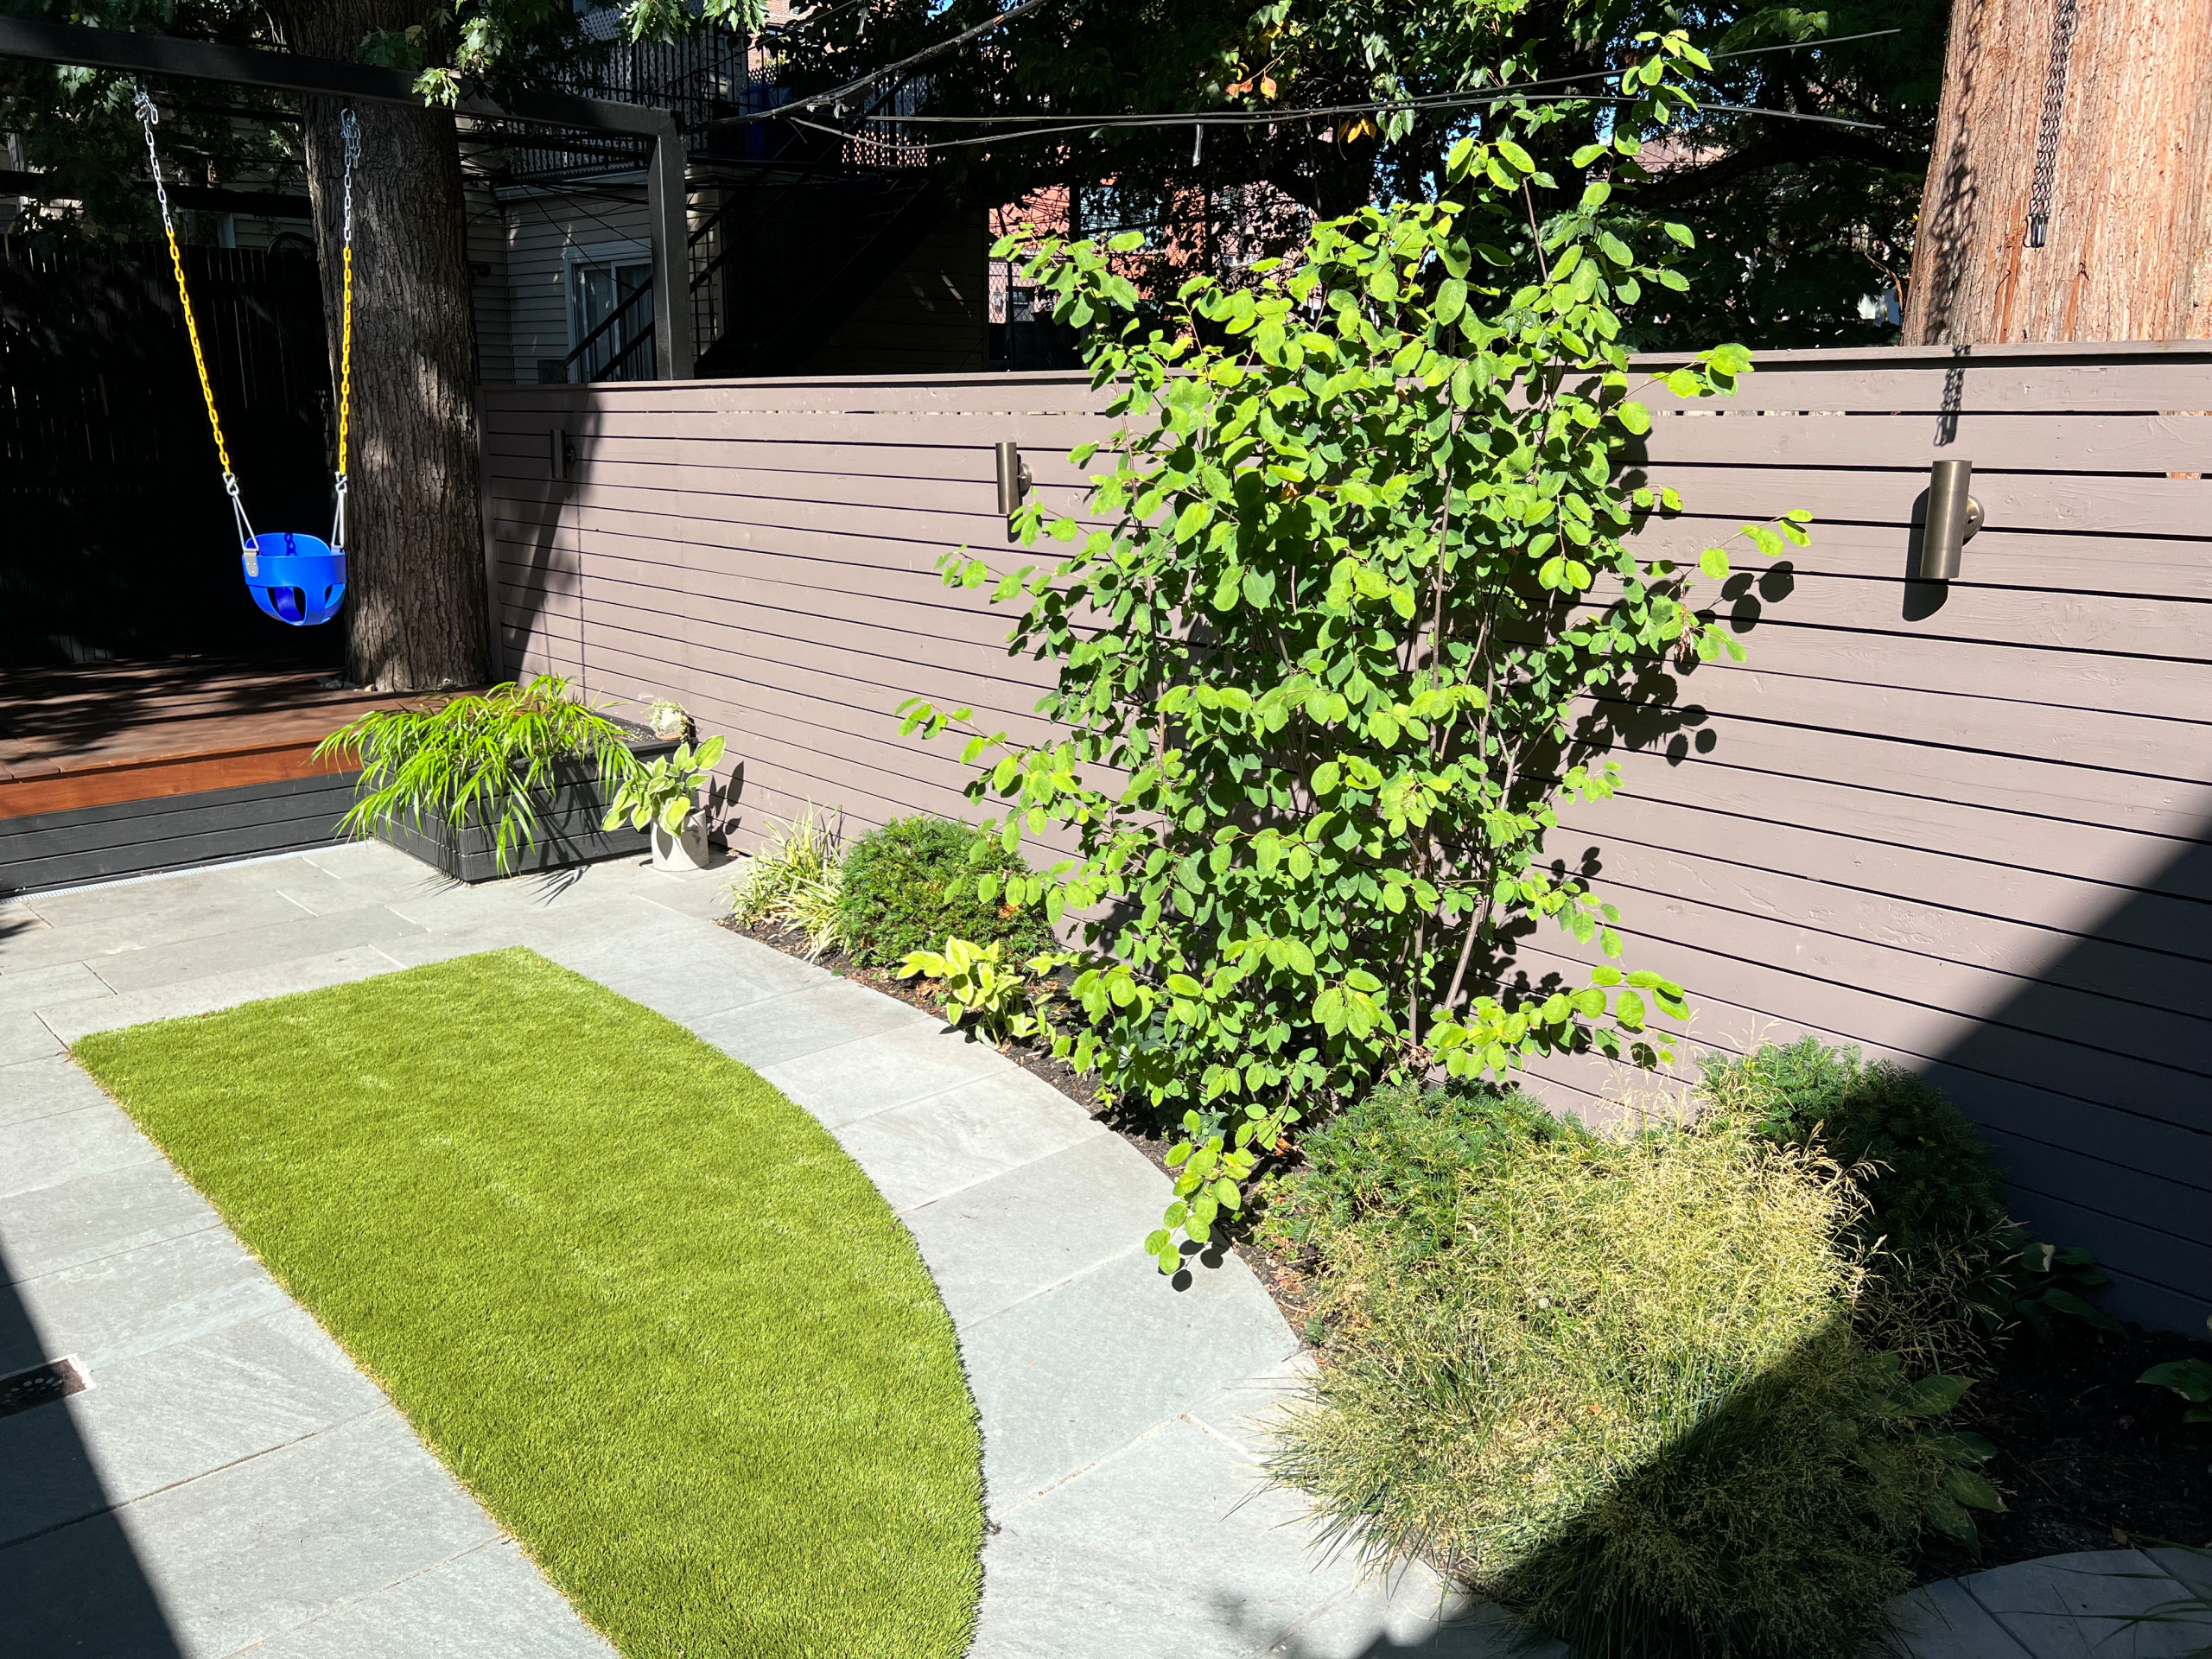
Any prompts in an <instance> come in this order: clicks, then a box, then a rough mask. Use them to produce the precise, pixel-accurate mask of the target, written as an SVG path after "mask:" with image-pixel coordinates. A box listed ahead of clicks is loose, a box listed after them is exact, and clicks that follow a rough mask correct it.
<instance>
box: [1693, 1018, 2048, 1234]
mask: <svg viewBox="0 0 2212 1659" xmlns="http://www.w3.org/2000/svg"><path fill="white" fill-rule="evenodd" d="M1700 1092H1702V1093H1703V1094H1704V1095H1705V1096H1707V1098H1708V1099H1710V1100H1713V1101H1714V1102H1715V1103H1719V1104H1720V1105H1722V1106H1723V1107H1726V1108H1727V1109H1731V1110H1734V1111H1738V1112H1742V1113H1745V1114H1747V1115H1749V1116H1751V1117H1752V1118H1754V1119H1755V1120H1756V1122H1757V1123H1758V1131H1759V1133H1760V1134H1762V1135H1765V1136H1767V1137H1768V1138H1770V1139H1771V1140H1776V1141H1786V1142H1788V1143H1789V1144H1790V1145H1792V1146H1798V1147H1810V1148H1815V1149H1817V1150H1818V1151H1820V1152H1821V1154H1824V1155H1825V1156H1827V1158H1829V1159H1831V1160H1834V1162H1836V1163H1838V1164H1840V1165H1841V1166H1843V1167H1844V1168H1846V1169H1847V1170H1852V1171H1853V1179H1854V1180H1855V1182H1856V1184H1857V1185H1858V1187H1859V1192H1861V1193H1862V1194H1864V1195H1865V1198H1866V1217H1865V1218H1864V1220H1865V1224H1866V1226H1867V1227H1869V1228H1871V1230H1872V1231H1873V1232H1875V1233H1876V1234H1878V1236H1881V1237H1883V1238H1885V1239H1886V1240H1887V1241H1888V1242H1889V1245H1890V1248H1891V1249H1894V1250H1898V1251H1904V1252H1910V1251H1915V1250H1919V1249H1925V1248H1927V1247H1929V1246H1930V1245H1938V1246H1942V1245H1948V1244H1951V1243H1955V1242H1956V1241H1957V1240H1959V1239H1961V1238H1965V1237H1967V1236H1972V1235H1974V1234H1977V1233H1981V1232H1985V1231H1986V1230H1989V1229H1990V1228H1993V1227H1996V1226H2000V1225H2002V1224H2004V1223H2005V1204H2004V1200H2003V1199H2002V1198H1999V1195H1998V1190H1997V1171H1996V1169H1995V1167H1994V1166H1993V1165H1992V1164H1991V1162H1990V1160H1989V1153H1988V1150H1987V1148H1986V1147H1984V1146H1983V1145H1982V1142H1981V1137H1980V1135H1977V1134H1976V1133H1975V1132H1974V1125H1973V1124H1971V1123H1969V1122H1967V1119H1966V1116H1965V1115H1964V1114H1963V1113H1961V1111H1960V1110H1959V1109H1958V1108H1957V1107H1955V1106H1954V1105H1952V1104H1951V1103H1950V1101H1949V1100H1948V1098H1947V1097H1946V1096H1944V1094H1943V1091H1942V1090H1940V1089H1938V1088H1937V1087H1936V1085H1935V1084H1932V1083H1929V1081H1927V1079H1925V1078H1923V1077H1916V1076H1914V1075H1913V1074H1912V1073H1911V1072H1910V1071H1906V1070H1905V1069H1904V1067H1902V1066H1899V1065H1891V1063H1890V1062H1888V1061H1886V1060H1877V1061H1874V1062H1873V1063H1872V1064H1871V1065H1870V1064H1868V1063H1867V1062H1866V1061H1865V1060H1863V1059H1861V1058H1859V1051H1858V1050H1857V1049H1855V1048H1830V1047H1827V1046H1824V1045H1822V1044H1821V1042H1820V1041H1819V1040H1818V1039H1815V1038H1812V1037H1807V1038H1803V1039H1800V1040H1799V1041H1797V1042H1795V1043H1792V1044H1789V1046H1787V1047H1782V1046H1768V1047H1765V1048H1762V1049H1760V1050H1758V1052H1755V1053H1752V1054H1747V1055H1745V1056H1742V1057H1741V1058H1735V1059H1727V1058H1721V1057H1718V1056H1716V1057H1713V1058H1709V1059H1708V1060H1707V1062H1706V1065H1705V1075H1704V1078H1703V1081H1702V1083H1701V1084H1700Z"/></svg>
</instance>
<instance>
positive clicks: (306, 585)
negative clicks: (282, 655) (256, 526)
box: [238, 530, 346, 628]
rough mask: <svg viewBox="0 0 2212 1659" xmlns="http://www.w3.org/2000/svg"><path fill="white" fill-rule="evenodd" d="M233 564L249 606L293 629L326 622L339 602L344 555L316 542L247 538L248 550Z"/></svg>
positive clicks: (273, 534) (292, 536)
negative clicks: (249, 596)
mask: <svg viewBox="0 0 2212 1659" xmlns="http://www.w3.org/2000/svg"><path fill="white" fill-rule="evenodd" d="M238 562H239V563H240V564H242V565H243V566H244V567H245V586H246V591H247V592H248V593H250V594H252V595H253V602H254V603H255V604H257V605H258V606H259V607H261V608H262V610H263V612H264V613H266V614H267V615H270V616H272V617H274V618H276V619H277V620H278V621H279V622H285V623H289V624H290V625H291V626H293V627H296V628H308V627H313V626H315V624H316V623H318V622H327V621H329V620H330V619H331V618H332V617H334V616H335V615H337V614H338V607H339V606H340V604H341V603H343V602H344V601H345V598H346V556H345V555H344V554H343V553H340V552H339V551H338V550H336V549H334V548H333V547H332V546H331V545H330V543H328V542H326V541H324V540H323V539H322V538H321V537H317V536H302V535H300V534H298V533H297V532H296V531H289V530H276V531H265V532H264V533H263V534H261V535H258V536H257V537H254V538H253V550H252V551H251V552H249V553H243V554H240V555H239V556H238Z"/></svg>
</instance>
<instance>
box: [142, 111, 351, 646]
mask: <svg viewBox="0 0 2212 1659" xmlns="http://www.w3.org/2000/svg"><path fill="white" fill-rule="evenodd" d="M136 107H137V112H138V122H139V125H140V126H141V127H142V128H143V129H144V130H145V134H146V160H147V162H148V164H149V166H150V167H151V168H153V172H154V194H155V196H156V198H157V199H158V200H160V202H161V205H162V231H163V232H165V233H166V234H167V235H168V242H169V264H170V267H171V269H173V270H175V273H176V296H177V299H178V300H179V301H180V302H181V303H182V305H183V307H184V329H185V333H186V334H188V335H189V336H190V337H191V340H192V363H193V366H194V368H195V369H197V370H198V371H199V372H200V397H201V398H202V399H203V400H204V401H205V402H206V404H207V424H208V427H209V428H210V429H212V430H213V433H214V435H215V456H216V459H217V460H218V461H220V462H221V463H222V467H223V489H224V491H225V493H227V494H228V495H229V496H230V498H231V514H232V517H233V518H235V519H236V520H237V521H238V562H239V564H240V566H241V568H242V569H244V571H245V588H246V592H247V593H248V594H251V595H252V597H253V602H254V603H255V604H256V605H257V606H259V607H261V610H262V612H263V613H264V615H267V616H270V617H271V618H273V619H275V620H277V621H279V622H283V623H288V624H289V625H290V626H293V627H296V628H307V627H313V626H315V625H316V624H318V623H321V622H327V621H329V620H330V619H331V618H332V617H334V616H335V615H337V614H338V609H339V607H340V605H342V604H343V603H344V602H345V600H346V442H347V439H348V437H349V436H350V433H349V431H348V416H349V414H350V412H351V410H350V406H351V404H352V401H353V163H354V162H356V161H357V160H359V156H360V153H361V135H360V128H359V124H358V123H357V122H356V121H355V120H354V118H353V111H351V110H347V111H345V112H344V113H343V115H342V117H341V118H340V124H341V126H342V128H343V130H344V132H345V137H346V215H345V240H344V246H345V279H344V283H343V289H344V292H345V302H344V305H343V308H342V310H343V319H344V320H343V324H342V327H341V329H340V343H339V353H338V365H339V366H338V467H337V472H336V474H335V476H334V487H335V493H336V495H337V507H336V510H335V512H334V513H333V515H332V518H331V526H330V539H329V540H328V541H325V540H323V539H322V537H320V536H309V535H308V534H306V533H305V532H303V531H291V530H278V531H264V532H263V533H261V534H259V535H257V534H255V533H254V528H253V524H252V523H251V521H250V520H249V519H248V518H246V516H245V501H244V500H242V499H240V498H239V495H238V479H237V477H236V476H235V475H234V474H232V471H231V452H230V448H229V446H228V445H227V444H226V443H225V442H224V441H223V423H222V421H221V419H220V418H219V416H217V415H216V413H215V388H214V386H213V384H212V383H211V382H210V381H209V380H208V378H207V356H206V354H205V353H203V352H202V351H201V350H200V328H199V325H198V324H197V323H195V322H194V321H193V316H192V296H190V295H189V294H188V293H187V292H186V291H185V286H184V256H183V254H182V253H181V252H180V251H178V249H177V241H176V227H175V226H174V225H173V224H172V223H170V220H169V193H168V188H166V187H165V186H164V184H163V183H162V158H161V156H160V155H159V153H158V152H156V149H155V148H154V128H155V126H156V124H158V123H159V122H160V120H161V111H158V110H156V108H155V107H154V100H153V99H150V98H149V97H147V96H146V93H145V92H144V90H143V88H142V89H141V90H140V91H139V92H138V95H137V106H136Z"/></svg>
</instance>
